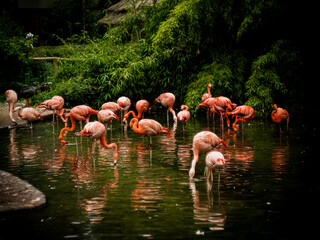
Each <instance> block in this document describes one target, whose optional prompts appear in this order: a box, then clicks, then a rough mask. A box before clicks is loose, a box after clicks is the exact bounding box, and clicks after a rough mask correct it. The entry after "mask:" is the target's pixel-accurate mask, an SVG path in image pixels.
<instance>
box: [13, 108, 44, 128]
mask: <svg viewBox="0 0 320 240" xmlns="http://www.w3.org/2000/svg"><path fill="white" fill-rule="evenodd" d="M14 111H18V116H19V117H20V118H21V119H23V120H26V121H27V122H28V123H29V124H30V125H31V126H30V127H29V128H30V129H32V128H33V126H32V122H33V121H35V120H38V119H40V120H41V121H43V118H42V116H41V115H40V113H38V111H37V110H36V109H34V108H32V107H26V108H23V109H22V108H21V107H17V108H16V109H15V110H14Z"/></svg>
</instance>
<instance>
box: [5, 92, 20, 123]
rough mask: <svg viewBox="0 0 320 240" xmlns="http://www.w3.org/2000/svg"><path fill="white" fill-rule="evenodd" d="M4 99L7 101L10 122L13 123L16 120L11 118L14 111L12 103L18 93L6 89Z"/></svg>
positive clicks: (14, 102)
mask: <svg viewBox="0 0 320 240" xmlns="http://www.w3.org/2000/svg"><path fill="white" fill-rule="evenodd" d="M4 94H5V96H6V100H7V102H8V103H9V116H10V119H11V122H13V123H14V124H17V122H16V120H15V119H14V118H13V116H12V113H13V111H14V105H15V104H16V102H17V101H18V95H17V93H16V92H15V91H14V90H11V89H10V90H7V91H6V92H5V93H4Z"/></svg>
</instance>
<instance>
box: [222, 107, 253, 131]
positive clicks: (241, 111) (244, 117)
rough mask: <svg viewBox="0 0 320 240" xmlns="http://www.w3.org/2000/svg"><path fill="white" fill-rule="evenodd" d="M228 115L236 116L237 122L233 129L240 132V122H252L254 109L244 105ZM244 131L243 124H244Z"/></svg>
mask: <svg viewBox="0 0 320 240" xmlns="http://www.w3.org/2000/svg"><path fill="white" fill-rule="evenodd" d="M227 114H228V115H232V116H236V120H235V122H234V123H233V124H232V128H233V129H234V131H236V132H237V131H238V130H239V124H237V123H238V122H240V121H241V122H245V123H247V122H250V121H251V120H252V119H253V118H254V109H253V108H252V107H250V106H247V105H242V106H239V107H236V108H235V109H234V110H233V111H232V112H228V113H227ZM242 130H243V124H242Z"/></svg>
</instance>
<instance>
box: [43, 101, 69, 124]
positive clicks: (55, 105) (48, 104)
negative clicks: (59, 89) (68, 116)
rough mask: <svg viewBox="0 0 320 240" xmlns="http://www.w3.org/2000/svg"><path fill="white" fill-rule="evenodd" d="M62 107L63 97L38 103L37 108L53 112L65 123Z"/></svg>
mask: <svg viewBox="0 0 320 240" xmlns="http://www.w3.org/2000/svg"><path fill="white" fill-rule="evenodd" d="M63 106H64V99H63V97H61V96H53V97H52V98H51V99H49V100H46V101H44V102H42V103H40V104H39V105H38V106H37V107H40V108H46V109H49V110H54V112H55V113H56V114H57V115H58V116H59V117H60V118H61V120H62V121H63V122H66V120H65V119H64V117H63ZM53 119H54V116H53ZM53 121H54V120H53Z"/></svg>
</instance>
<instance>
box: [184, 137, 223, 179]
mask: <svg viewBox="0 0 320 240" xmlns="http://www.w3.org/2000/svg"><path fill="white" fill-rule="evenodd" d="M220 144H223V145H224V146H225V147H228V146H227V144H226V143H225V142H224V141H223V140H222V139H220V138H219V137H218V136H217V135H216V134H214V133H213V132H210V131H202V132H199V133H197V134H196V135H195V136H194V137H193V143H192V150H193V159H192V162H191V168H190V170H189V177H190V178H193V177H194V174H195V168H196V164H197V162H198V160H199V154H200V153H201V152H209V151H211V150H212V149H213V148H215V147H217V146H218V145H220Z"/></svg>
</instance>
